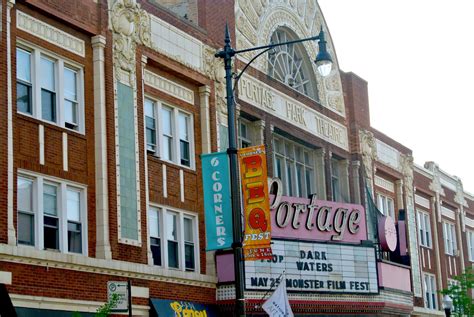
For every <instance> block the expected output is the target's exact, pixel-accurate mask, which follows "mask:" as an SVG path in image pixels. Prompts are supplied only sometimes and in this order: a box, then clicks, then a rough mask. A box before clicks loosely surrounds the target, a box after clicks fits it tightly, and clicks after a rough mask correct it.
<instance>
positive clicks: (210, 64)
mask: <svg viewBox="0 0 474 317" xmlns="http://www.w3.org/2000/svg"><path fill="white" fill-rule="evenodd" d="M203 52H204V73H205V74H206V75H207V76H208V77H209V78H211V79H212V80H214V90H215V97H216V102H215V103H216V108H217V112H218V113H219V114H223V115H225V116H227V102H226V89H225V69H224V62H223V60H222V58H216V57H214V54H215V52H216V49H214V48H212V47H210V46H205V47H204V50H203Z"/></svg>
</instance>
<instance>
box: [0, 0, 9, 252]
mask: <svg viewBox="0 0 474 317" xmlns="http://www.w3.org/2000/svg"><path fill="white" fill-rule="evenodd" d="M1 4H2V8H3V10H2V11H1V22H0V23H1V28H2V30H3V31H2V32H0V74H2V76H0V106H1V107H2V109H3V111H2V112H3V114H2V115H1V116H0V149H2V150H1V151H0V179H1V180H2V181H1V182H0V210H1V211H0V243H7V242H8V230H7V229H8V228H7V221H8V219H7V216H8V215H7V210H8V208H7V204H8V202H7V196H8V195H7V194H8V181H7V179H8V173H7V172H8V169H7V168H8V164H7V159H8V156H7V155H8V151H7V146H8V138H7V131H8V122H7V105H8V103H7V102H8V100H7V96H8V93H7V76H6V74H7V32H6V29H7V27H6V26H7V24H6V21H7V4H6V1H4V0H2V1H1Z"/></svg>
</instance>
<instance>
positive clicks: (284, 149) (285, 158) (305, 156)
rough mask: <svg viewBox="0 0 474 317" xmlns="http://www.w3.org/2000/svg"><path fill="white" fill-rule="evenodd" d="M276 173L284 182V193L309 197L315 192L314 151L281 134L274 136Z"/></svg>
mask: <svg viewBox="0 0 474 317" xmlns="http://www.w3.org/2000/svg"><path fill="white" fill-rule="evenodd" d="M273 153H274V155H273V163H274V164H273V166H274V175H275V177H278V178H280V179H281V181H282V183H283V194H285V195H287V196H297V197H308V196H309V195H311V194H313V193H315V186H314V179H315V174H314V154H313V151H312V150H311V149H309V148H307V147H305V146H303V145H300V144H298V143H296V142H292V141H289V140H287V139H284V138H282V137H280V136H278V137H277V136H275V137H274V138H273Z"/></svg>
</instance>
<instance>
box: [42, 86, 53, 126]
mask: <svg viewBox="0 0 474 317" xmlns="http://www.w3.org/2000/svg"><path fill="white" fill-rule="evenodd" d="M41 113H42V118H43V119H44V120H48V121H52V122H56V93H54V92H51V91H48V90H46V89H41Z"/></svg>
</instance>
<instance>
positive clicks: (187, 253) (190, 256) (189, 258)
mask: <svg viewBox="0 0 474 317" xmlns="http://www.w3.org/2000/svg"><path fill="white" fill-rule="evenodd" d="M184 261H185V264H186V271H194V244H190V243H189V244H188V243H186V244H185V246H184Z"/></svg>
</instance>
